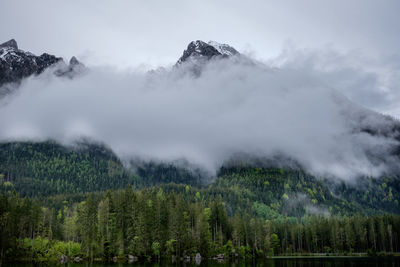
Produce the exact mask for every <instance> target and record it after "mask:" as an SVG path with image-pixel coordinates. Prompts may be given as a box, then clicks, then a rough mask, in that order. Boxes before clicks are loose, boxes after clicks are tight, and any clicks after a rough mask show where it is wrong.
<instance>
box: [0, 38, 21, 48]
mask: <svg viewBox="0 0 400 267" xmlns="http://www.w3.org/2000/svg"><path fill="white" fill-rule="evenodd" d="M3 47H11V48H14V49H18V44H17V41H15V40H14V39H11V40H10V41H7V42H5V43H2V44H0V48H3Z"/></svg>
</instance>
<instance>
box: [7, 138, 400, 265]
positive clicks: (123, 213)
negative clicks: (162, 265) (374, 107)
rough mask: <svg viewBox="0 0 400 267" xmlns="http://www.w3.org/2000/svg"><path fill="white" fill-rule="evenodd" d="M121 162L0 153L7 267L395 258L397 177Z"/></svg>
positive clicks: (109, 156) (71, 152)
mask: <svg viewBox="0 0 400 267" xmlns="http://www.w3.org/2000/svg"><path fill="white" fill-rule="evenodd" d="M135 164H136V165H134V164H126V163H124V164H123V163H122V162H121V160H120V159H119V158H118V157H117V156H116V155H114V153H113V152H112V151H111V150H109V149H107V148H106V147H105V146H103V145H101V144H94V143H88V142H82V143H80V144H77V145H76V146H71V147H65V146H62V145H60V144H57V143H55V142H51V141H48V142H42V143H34V142H15V143H3V144H0V194H1V195H0V198H1V199H0V234H1V240H0V245H1V251H0V257H1V259H4V260H32V261H48V260H59V259H60V257H61V255H65V256H68V257H73V258H74V257H80V258H84V259H87V260H94V259H102V260H106V261H109V260H112V259H115V257H117V258H120V259H121V260H122V259H126V258H127V255H132V256H135V257H137V258H138V259H142V260H145V259H149V260H150V259H151V260H158V259H161V258H167V259H172V258H175V259H180V258H181V257H185V256H190V257H192V256H194V255H196V254H197V253H200V255H202V257H207V258H208V257H215V256H216V255H224V257H226V258H229V257H238V258H246V259H249V258H257V257H268V256H273V255H299V254H301V255H307V254H314V253H323V254H324V255H325V254H328V255H337V254H340V255H344V254H351V253H368V254H369V255H380V254H384V253H386V254H387V253H392V252H399V251H400V239H399V236H400V216H399V215H400V207H399V201H400V183H399V178H398V177H389V176H388V177H381V178H369V177H364V178H360V179H359V180H358V181H356V182H355V183H353V184H351V183H348V182H344V181H334V180H332V179H326V178H324V177H315V176H312V175H310V174H307V173H306V172H304V171H303V170H301V169H294V168H274V167H265V166H264V167H256V166H249V165H245V164H242V165H241V164H237V165H235V166H229V167H226V166H225V167H221V168H220V170H219V171H218V174H217V176H216V177H215V178H214V179H213V181H212V182H205V180H204V176H203V174H202V173H201V171H200V170H198V169H193V168H184V167H182V165H180V167H178V165H174V164H169V163H156V162H140V163H135Z"/></svg>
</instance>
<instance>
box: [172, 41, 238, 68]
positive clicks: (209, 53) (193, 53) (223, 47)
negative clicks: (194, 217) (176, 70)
mask: <svg viewBox="0 0 400 267" xmlns="http://www.w3.org/2000/svg"><path fill="white" fill-rule="evenodd" d="M237 54H239V52H238V51H237V50H236V49H235V48H233V47H231V46H229V45H227V44H221V43H218V42H215V41H209V42H208V43H206V42H203V41H201V40H197V41H192V42H190V43H189V45H188V47H187V48H186V50H185V51H183V55H182V56H181V57H180V58H179V60H178V62H177V64H181V63H183V62H185V61H188V60H197V59H207V60H208V59H211V58H213V57H216V56H221V57H230V56H233V55H237Z"/></svg>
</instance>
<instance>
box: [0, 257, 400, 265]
mask: <svg viewBox="0 0 400 267" xmlns="http://www.w3.org/2000/svg"><path fill="white" fill-rule="evenodd" d="M11 266H13V267H45V266H46V267H47V266H55V265H54V264H15V263H13V264H8V263H7V264H5V263H3V264H1V263H0V267H11ZM57 266H60V267H175V266H184V267H186V266H187V267H197V266H199V267H250V266H251V267H334V266H335V267H349V266H350V267H352V266H354V267H359V266H361V267H364V266H365V267H375V266H384V267H386V266H387V267H389V266H390V267H393V266H400V258H399V257H395V258H331V259H326V258H323V259H316V258H306V259H305V258H302V259H293V258H291V259H269V260H264V261H260V260H258V261H239V260H236V261H235V260H233V261H225V262H217V261H210V260H204V259H203V260H202V259H201V258H196V259H195V261H190V262H187V261H182V262H178V263H175V264H171V263H168V262H160V263H138V262H136V263H132V264H127V263H109V264H105V263H66V264H62V265H57Z"/></svg>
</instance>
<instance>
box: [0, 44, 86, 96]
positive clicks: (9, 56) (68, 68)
mask: <svg viewBox="0 0 400 267" xmlns="http://www.w3.org/2000/svg"><path fill="white" fill-rule="evenodd" d="M56 64H57V66H58V67H57V69H56V70H55V71H54V74H55V75H57V76H66V77H68V78H73V77H74V76H75V75H76V74H77V73H80V72H81V71H82V70H84V69H85V66H84V65H83V64H82V63H80V62H79V61H78V60H77V59H76V58H75V57H72V58H71V60H70V62H69V65H67V64H65V62H64V60H63V59H62V58H61V57H56V56H53V55H50V54H47V53H44V54H42V55H40V56H35V55H34V54H32V53H30V52H25V51H23V50H20V49H18V44H17V42H16V41H15V40H14V39H11V40H10V41H7V42H5V43H3V44H0V87H1V86H3V85H5V84H11V83H15V84H18V83H19V82H20V81H21V80H22V79H23V78H26V77H29V76H31V75H38V74H40V73H42V72H43V71H44V70H46V69H47V68H49V67H51V66H55V65H56ZM7 87H9V86H7ZM3 89H4V88H3ZM3 89H2V90H0V97H1V96H2V95H4V94H7V92H8V91H10V88H5V89H4V90H3ZM6 89H7V90H6ZM3 91H4V92H3ZM11 91H12V90H11Z"/></svg>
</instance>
